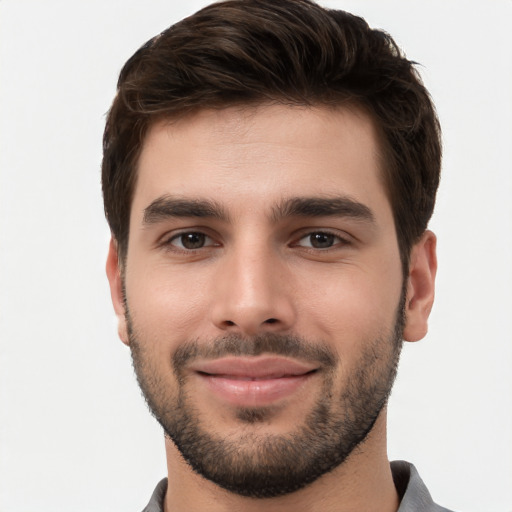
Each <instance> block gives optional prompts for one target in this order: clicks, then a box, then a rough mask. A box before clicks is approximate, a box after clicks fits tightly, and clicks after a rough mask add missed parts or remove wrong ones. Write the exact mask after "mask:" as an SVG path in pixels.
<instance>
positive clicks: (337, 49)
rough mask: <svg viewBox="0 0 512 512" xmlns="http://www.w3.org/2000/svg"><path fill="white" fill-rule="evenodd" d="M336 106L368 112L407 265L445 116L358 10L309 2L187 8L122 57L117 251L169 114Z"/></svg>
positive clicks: (116, 116)
mask: <svg viewBox="0 0 512 512" xmlns="http://www.w3.org/2000/svg"><path fill="white" fill-rule="evenodd" d="M269 102H270V103H280V104H287V105H302V106H309V105H311V106H336V105H341V104H344V103H346V102H349V103H352V104H355V105H358V106H359V107H361V108H363V109H364V110H365V111H366V112H368V113H369V114H370V116H371V117H372V118H373V120H374V123H375V125H376V127H377V129H378V132H379V134H380V137H381V146H382V147H381V149H382V154H383V172H384V179H385V185H386V189H387V193H388V197H389V200H390V203H391V207H392V210H393V215H394V221H395V228H396V232H397V239H398V244H399V248H400V255H401V260H402V265H403V268H404V272H407V273H408V261H409V253H410V249H411V247H412V245H413V244H414V243H415V242H416V241H417V240H418V238H419V237H420V236H421V235H422V233H423V232H424V231H425V229H426V227H427V223H428V221H429V219H430V217H431V215H432V211H433V208H434V203H435V196H436V191H437V187H438V184H439V174H440V166H441V142H440V128H439V122H438V119H437V116H436V113H435V109H434V106H433V104H432V101H431V99H430V96H429V94H428V92H427V90H426V89H425V87H424V86H423V84H422V82H421V79H420V78H419V75H418V73H417V72H416V70H415V68H414V63H413V62H411V61H409V60H407V59H406V58H405V56H404V55H403V54H402V52H401V51H400V49H399V48H398V46H397V45H396V43H395V42H394V41H393V39H392V38H391V37H390V36H389V35H388V34H386V33H385V32H383V31H380V30H375V29H371V28H370V27H369V26H368V24H367V23H366V22H365V21H364V20H363V19H362V18H359V17H357V16H354V15H352V14H349V13H347V12H344V11H340V10H329V9H324V8H322V7H320V6H319V5H317V4H315V3H313V2H312V1H310V0H228V1H223V2H220V3H214V4H212V5H209V6H208V7H205V8H204V9H202V10H200V11H198V12H197V13H196V14H194V15H193V16H190V17H188V18H185V19H184V20H182V21H180V22H179V23H177V24H175V25H173V26H171V27H170V28H168V29H167V30H165V31H164V32H162V33H161V34H159V35H157V36H156V37H154V38H153V39H151V40H150V41H148V42H147V43H146V44H145V45H144V46H142V47H141V48H140V49H139V50H138V51H137V52H136V53H135V54H134V55H133V56H132V57H131V58H130V59H129V60H128V61H127V62H126V64H125V65H124V67H123V69H122V71H121V73H120V76H119V81H118V85H117V95H116V97H115V99H114V102H113V104H112V107H111V109H110V111H109V114H108V117H107V122H106V127H105V133H104V139H103V164H102V183H103V198H104V204H105V213H106V217H107V220H108V222H109V225H110V228H111V231H112V234H113V236H114V238H115V239H116V241H117V243H118V247H119V254H120V256H121V258H123V257H124V256H125V255H126V251H127V247H128V233H129V219H130V209H131V203H132V198H133V193H134V188H135V184H136V179H137V174H136V171H137V161H138V157H139V155H140V152H141V149H142V145H143V142H144V138H145V134H146V132H147V130H148V127H149V126H150V125H152V124H153V123H154V122H155V121H156V120H159V119H162V118H176V117H181V116H184V115H187V114H190V113H192V112H195V111H197V110H200V109H211V108H225V107H227V106H231V105H236V104H248V105H250V104H260V103H269Z"/></svg>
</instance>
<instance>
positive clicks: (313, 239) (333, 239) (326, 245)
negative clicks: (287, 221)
mask: <svg viewBox="0 0 512 512" xmlns="http://www.w3.org/2000/svg"><path fill="white" fill-rule="evenodd" d="M346 243H348V242H347V241H346V240H344V239H343V238H341V237H339V236H337V235H334V234H333V233H329V232H326V231H314V232H313V233H308V234H307V235H306V236H303V237H302V238H301V239H300V240H299V241H298V242H297V245H298V246H301V247H311V248H313V249H330V248H331V247H333V246H335V245H338V244H346Z"/></svg>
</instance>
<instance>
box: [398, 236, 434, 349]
mask: <svg viewBox="0 0 512 512" xmlns="http://www.w3.org/2000/svg"><path fill="white" fill-rule="evenodd" d="M436 271H437V256H436V236H435V235H434V233H432V231H425V233H424V234H423V236H422V237H421V238H420V240H419V241H418V242H417V243H416V244H415V245H414V246H413V247H412V250H411V257H410V262H409V277H408V281H407V296H406V302H405V315H406V316H405V327H404V333H403V337H404V340H406V341H418V340H421V339H422V338H423V337H424V336H425V334H427V330H428V317H429V315H430V311H431V309H432V304H433V303H434V291H435V279H436Z"/></svg>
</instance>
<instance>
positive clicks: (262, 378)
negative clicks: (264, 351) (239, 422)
mask: <svg viewBox="0 0 512 512" xmlns="http://www.w3.org/2000/svg"><path fill="white" fill-rule="evenodd" d="M317 369H318V366H317V365H313V364H307V363H303V362H301V361H297V360H294V359H287V358H283V357H276V356H272V357H269V356H255V357H225V358H221V359H215V360H211V361H200V362H197V363H195V364H194V365H192V366H191V370H192V371H194V372H195V374H196V375H197V376H198V378H199V379H200V381H201V382H202V383H203V384H204V385H205V387H206V388H207V390H208V391H209V392H210V393H212V394H213V395H214V396H216V397H217V398H219V399H220V400H222V401H224V402H227V403H229V404H231V405H236V406H241V407H262V406H265V405H272V404H273V403H275V402H276V401H279V400H282V399H284V398H287V397H290V396H291V395H293V394H294V393H295V392H296V391H297V390H298V389H299V388H301V387H302V386H303V385H304V384H305V383H306V382H307V381H308V380H309V379H310V378H311V377H312V376H313V375H314V374H315V373H316V370H317Z"/></svg>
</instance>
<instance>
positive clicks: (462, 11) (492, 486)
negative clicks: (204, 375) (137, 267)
mask: <svg viewBox="0 0 512 512" xmlns="http://www.w3.org/2000/svg"><path fill="white" fill-rule="evenodd" d="M205 3H206V2H204V1H199V0H195V1H189V2H187V3H186V5H185V2H174V3H173V2H171V1H170V0H152V1H142V0H138V1H135V0H124V1H122V2H121V1H120V0H117V1H116V0H108V1H104V0H89V1H88V2H77V1H69V0H61V1H58V0H47V1H45V2H41V1H39V0H0V108H1V110H0V114H1V115H0V129H1V147H0V173H1V174H0V511H1V512H26V511H36V510H37V511H38V512H61V511H62V512H69V511H72V512H89V511H93V510H94V511H96V512H107V511H128V510H131V511H134V512H136V511H138V510H141V509H142V508H143V506H144V505H145V503H146V501H147V500H148V499H149V496H150V494H151V492H152V489H153V487H154V485H155V484H156V483H157V481H158V480H159V479H160V478H161V477H163V476H164V475H165V465H164V464H165V462H164V449H163V439H162V434H161V432H160V428H159V427H158V425H157V424H156V422H155V421H154V420H153V418H152V417H150V415H149V413H148V412H147V411H146V408H145V405H144V403H143V400H142V398H141V397H140V393H139V391H138V388H137V385H136V383H135V379H134V377H133V375H132V369H131V362H130V357H129V353H128V350H127V349H126V347H124V345H122V344H121V343H120V342H119V341H118V339H117V336H116V330H115V319H114V314H113V311H112V308H111V304H110V301H109V293H108V289H107V281H106V278H105V276H104V259H105V255H106V251H107V242H108V237H109V233H108V229H107V226H106V222H105V221H104V218H103V214H102V201H101V193H100V171H99V168H100V162H101V135H102V129H103V123H104V115H105V112H106V111H107V109H108V107H109V104H110V102H111V100H112V98H113V95H114V91H115V83H116V80H117V74H118V72H119V70H120V68H121V66H122V64H123V63H124V62H125V60H126V59H127V58H128V57H129V56H130V55H131V54H132V53H133V52H134V51H135V50H136V49H137V48H138V47H139V46H140V45H141V44H142V43H143V42H145V41H146V40H147V39H149V38H150V37H151V36H153V35H155V34H156V33H158V32H160V31H161V30H163V29H164V28H166V27H167V26H168V25H170V24H172V23H174V22H175V21H177V20H178V19H180V18H182V17H183V16H184V15H187V14H191V13H192V12H194V11H195V10H197V9H198V8H199V7H201V6H202V5H204V4H205ZM323 4H324V5H328V6H332V7H337V8H344V9H347V10H349V11H352V12H354V13H357V14H360V15H363V16H364V17H366V19H367V20H368V21H369V23H370V24H371V25H372V26H376V27H380V28H384V29H386V30H387V31H389V32H390V33H391V34H392V35H393V36H394V37H395V38H396V40H397V42H398V43H399V44H400V45H401V46H402V47H403V48H404V49H405V51H406V53H407V55H408V57H409V58H411V59H413V60H416V61H418V62H420V63H421V64H422V67H421V68H420V70H421V73H422V76H423V78H424V80H425V82H426V84H427V86H428V87H429V89H430V91H431V93H432V95H433V97H434V100H435V102H436V104H437V107H438V111H439V115H440V118H441V122H442V125H443V130H444V144H445V159H444V168H443V169H444V174H443V180H442V185H441V189H440V193H439V199H438V205H437V210H436V214H435V216H434V219H433V220H432V223H431V227H432V229H433V230H434V231H436V233H437V234H438V237H439V262H440V268H439V279H438V288H437V301H436V305H435V307H434V310H433V313H432V319H431V326H430V327H431V328H430V333H429V334H428V336H427V338H426V339H425V340H423V341H422V342H419V343H416V344H407V345H406V347H405V350H404V354H403V358H402V363H401V368H400V376H399V379H398V382H397V385H396V387H395V390H394V393H393V396H392V399H391V403H390V418H389V431H390V433H389V453H390V458H392V459H396V458H403V459H407V460H410V461H413V462H414V463H415V464H416V466H417V467H418V469H419V470H420V474H421V475H422V477H423V479H424V480H425V482H426V483H427V484H428V486H429V488H430V490H431V493H432V494H433V496H434V497H435V499H436V501H438V502H439V503H441V504H443V505H445V506H447V507H450V508H453V509H455V510H463V511H466V512H477V511H479V512H482V511H485V512H498V511H499V512H503V511H505V512H510V511H512V398H511V396H512V371H511V368H512V339H511V338H512V335H511V331H512V270H511V268H512V200H511V197H512V149H511V148H512V122H511V119H512V30H511V21H512V1H510V0H491V1H470V0H451V1H447V0H431V1H428V2H426V1H417V0H412V1H411V0H409V1H405V0H403V1H386V2H384V1H382V0H365V1H356V0H347V1H334V0H333V1H330V2H328V1H324V2H323Z"/></svg>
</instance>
